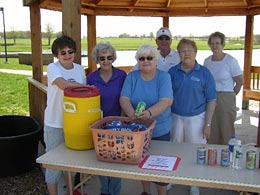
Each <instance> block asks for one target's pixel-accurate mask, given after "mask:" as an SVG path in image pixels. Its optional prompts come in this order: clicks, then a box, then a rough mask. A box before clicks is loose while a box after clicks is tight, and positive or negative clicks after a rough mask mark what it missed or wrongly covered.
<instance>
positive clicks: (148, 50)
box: [135, 44, 159, 61]
mask: <svg viewBox="0 0 260 195" xmlns="http://www.w3.org/2000/svg"><path fill="white" fill-rule="evenodd" d="M147 53H149V54H151V55H153V56H154V57H155V58H156V59H157V60H158V58H159V51H158V50H157V49H156V48H155V47H154V46H152V45H148V44H144V45H141V46H140V47H139V49H138V50H137V52H136V54H135V59H136V60H137V61H138V59H139V57H141V55H143V54H147Z"/></svg>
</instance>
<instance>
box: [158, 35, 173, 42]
mask: <svg viewBox="0 0 260 195" xmlns="http://www.w3.org/2000/svg"><path fill="white" fill-rule="evenodd" d="M157 39H158V40H160V41H162V40H166V41H169V40H170V37H167V36H165V37H163V36H161V37H158V38H157Z"/></svg>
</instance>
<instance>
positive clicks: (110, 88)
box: [87, 43, 126, 195]
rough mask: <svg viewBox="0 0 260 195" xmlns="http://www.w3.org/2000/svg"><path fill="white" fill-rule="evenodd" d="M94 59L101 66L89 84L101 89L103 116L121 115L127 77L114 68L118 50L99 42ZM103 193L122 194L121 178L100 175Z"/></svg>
mask: <svg viewBox="0 0 260 195" xmlns="http://www.w3.org/2000/svg"><path fill="white" fill-rule="evenodd" d="M92 59H93V60H94V61H95V62H96V63H97V64H99V65H100V68H98V70H96V71H95V72H93V73H91V74H89V75H88V77H87V84H88V85H95V86H96V87H97V88H98V89H99V90H100V97H101V109H102V111H103V117H106V116H120V115H121V107H120V104H119V97H120V93H121V89H122V86H123V83H124V80H125V78H126V73H125V72H124V71H122V70H119V69H117V68H114V67H113V65H112V63H113V62H114V61H115V60H116V50H115V48H114V47H113V46H112V45H111V44H110V43H98V44H97V45H96V47H95V48H94V49H93V52H92ZM99 181H100V184H101V189H100V191H101V195H120V190H121V178H115V177H108V176H99Z"/></svg>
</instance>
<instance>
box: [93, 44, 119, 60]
mask: <svg viewBox="0 0 260 195" xmlns="http://www.w3.org/2000/svg"><path fill="white" fill-rule="evenodd" d="M108 51H109V52H111V54H112V57H113V61H112V62H114V61H115V60H116V50H115V48H114V47H113V46H112V45H111V44H110V43H109V42H106V43H104V42H100V43H98V44H97V45H96V47H95V48H94V49H93V51H92V59H93V60H94V61H95V62H96V63H98V58H99V53H100V52H101V53H104V52H108Z"/></svg>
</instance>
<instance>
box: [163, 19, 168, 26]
mask: <svg viewBox="0 0 260 195" xmlns="http://www.w3.org/2000/svg"><path fill="white" fill-rule="evenodd" d="M163 27H168V28H169V17H163Z"/></svg>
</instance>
